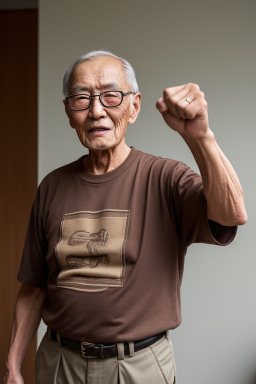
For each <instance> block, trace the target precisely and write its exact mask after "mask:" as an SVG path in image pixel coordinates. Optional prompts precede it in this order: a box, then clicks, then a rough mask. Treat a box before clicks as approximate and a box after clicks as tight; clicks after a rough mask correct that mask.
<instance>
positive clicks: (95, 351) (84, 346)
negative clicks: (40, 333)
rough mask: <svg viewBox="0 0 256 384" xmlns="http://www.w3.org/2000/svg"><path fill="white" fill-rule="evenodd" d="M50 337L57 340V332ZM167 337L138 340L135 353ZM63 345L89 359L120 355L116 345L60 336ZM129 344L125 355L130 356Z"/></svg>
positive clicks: (125, 349) (155, 336) (159, 335)
mask: <svg viewBox="0 0 256 384" xmlns="http://www.w3.org/2000/svg"><path fill="white" fill-rule="evenodd" d="M50 335H51V339H52V340H57V334H56V332H55V331H54V330H53V329H51V330H50ZM164 335H165V332H162V333H159V334H158V335H154V336H152V337H148V338H147V339H143V340H138V341H135V342H134V352H138V351H140V350H142V349H144V348H147V347H149V346H150V345H151V344H153V343H156V342H157V341H158V340H160V339H161V338H162V337H163V336H164ZM60 342H61V345H63V346H65V347H68V348H71V349H74V350H75V351H77V352H80V353H81V354H82V356H83V357H86V358H89V359H93V358H94V359H95V358H106V357H114V356H117V355H118V350H117V345H116V344H95V343H87V342H82V343H80V342H79V341H75V340H70V339H66V337H63V336H60ZM129 353H130V352H129V344H128V343H124V354H125V355H129Z"/></svg>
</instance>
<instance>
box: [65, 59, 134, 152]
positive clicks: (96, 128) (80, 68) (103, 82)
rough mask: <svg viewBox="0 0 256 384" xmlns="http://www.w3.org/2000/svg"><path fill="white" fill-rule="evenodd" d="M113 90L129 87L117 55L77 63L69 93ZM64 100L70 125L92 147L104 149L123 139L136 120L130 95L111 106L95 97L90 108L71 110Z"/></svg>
mask: <svg viewBox="0 0 256 384" xmlns="http://www.w3.org/2000/svg"><path fill="white" fill-rule="evenodd" d="M110 90H119V91H123V92H124V93H125V92H128V91H130V87H129V84H128V82H127V79H126V76H125V75H124V72H123V68H122V65H121V63H120V62H119V61H118V60H117V59H115V58H113V57H110V56H102V57H99V58H97V59H95V60H92V61H84V62H82V63H80V64H78V65H77V66H76V68H75V70H74V72H73V74H72V77H71V82H70V89H69V95H73V94H87V95H98V94H100V93H101V92H104V91H110ZM64 104H65V110H66V113H67V115H68V117H69V121H70V125H71V127H72V128H74V129H75V130H76V132H77V135H78V137H79V140H80V141H81V143H82V144H83V145H84V146H85V147H87V148H88V149H89V150H95V151H98V150H101V151H102V150H107V149H110V148H114V147H116V146H117V145H118V144H119V143H124V141H125V132H126V128H127V124H128V123H131V124H132V123H133V122H134V121H135V120H136V118H135V119H134V106H131V105H130V98H129V96H125V97H124V98H123V102H122V104H120V105H119V106H118V107H112V108H106V107H104V106H103V105H102V104H101V102H100V100H99V98H98V97H95V98H93V99H92V101H91V105H90V108H89V109H87V110H85V111H72V110H70V109H69V107H68V105H67V103H66V101H64ZM137 114H138V112H137ZM136 117H137V115H136Z"/></svg>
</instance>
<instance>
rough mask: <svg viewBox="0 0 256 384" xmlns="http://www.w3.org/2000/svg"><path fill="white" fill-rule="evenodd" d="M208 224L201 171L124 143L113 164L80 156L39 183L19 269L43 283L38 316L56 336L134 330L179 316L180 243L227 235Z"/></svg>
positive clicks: (229, 233) (93, 336) (107, 335)
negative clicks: (88, 163) (126, 148)
mask: <svg viewBox="0 0 256 384" xmlns="http://www.w3.org/2000/svg"><path fill="white" fill-rule="evenodd" d="M210 227H211V230H210V228H209V224H208V220H207V210H206V200H205V197H204V195H203V187H202V181H201V178H200V176H199V175H197V174H195V173H194V172H193V171H191V169H190V168H189V167H187V166H186V165H184V164H183V163H181V162H177V161H174V160H169V159H163V158H160V157H155V156H152V155H148V154H144V153H143V152H140V151H137V150H135V149H134V148H132V149H131V152H130V154H129V156H128V158H127V159H126V160H125V161H124V162H123V163H122V164H121V165H120V166H119V167H118V168H116V169H115V170H114V171H112V172H109V173H106V174H104V175H92V174H88V173H86V172H85V171H84V170H83V167H82V159H81V158H80V159H79V160H77V161H75V162H73V163H71V164H68V165H66V166H64V167H61V168H59V169H57V170H55V171H53V172H52V173H50V174H49V175H48V176H46V178H45V179H44V180H43V181H42V183H41V184H40V186H39V188H38V193H37V196H36V198H35V201H34V204H33V207H32V212H31V218H30V223H29V227H28V232H27V237H26V242H25V247H24V252H23V257H22V262H21V266H20V271H19V275H18V279H19V280H20V281H21V282H22V283H24V284H27V285H32V286H37V287H47V296H46V300H45V302H44V304H43V307H42V318H43V320H44V322H45V323H46V324H47V325H48V326H50V327H51V328H53V329H54V330H55V331H57V332H59V333H60V334H61V335H62V336H65V337H67V338H70V339H74V340H79V341H83V340H84V341H89V342H102V343H107V342H111V343H112V342H123V341H131V340H138V339H142V338H145V337H149V336H152V335H154V334H156V333H158V332H161V331H163V330H166V329H173V328H175V327H177V326H178V325H179V324H180V322H181V311H180V286H181V281H182V275H183V268H184V257H185V254H186V250H187V246H188V245H190V244H191V243H195V242H202V243H211V244H221V245H226V244H228V243H230V242H231V241H232V240H233V238H234V236H235V232H236V227H223V226H221V225H219V224H216V223H213V222H211V223H210Z"/></svg>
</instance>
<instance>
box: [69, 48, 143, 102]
mask: <svg viewBox="0 0 256 384" xmlns="http://www.w3.org/2000/svg"><path fill="white" fill-rule="evenodd" d="M101 56H111V57H115V58H116V59H117V60H119V61H120V62H121V64H122V66H123V69H124V74H125V76H126V78H127V81H128V84H129V85H130V88H131V91H132V92H134V93H137V92H139V86H138V83H137V80H136V75H135V71H134V69H133V67H132V66H131V64H130V63H129V62H128V61H127V60H125V59H123V58H122V57H119V56H116V55H114V54H113V53H112V52H110V51H107V50H98V51H92V52H89V53H86V54H85V55H83V56H81V57H79V58H78V59H76V60H75V61H73V62H72V63H71V64H70V66H69V67H68V69H67V70H66V72H65V75H64V78H63V95H64V97H67V96H68V90H69V86H70V78H71V76H72V73H73V71H74V69H75V67H76V66H77V65H78V64H79V63H81V62H82V61H86V60H93V59H97V58H98V57H101Z"/></svg>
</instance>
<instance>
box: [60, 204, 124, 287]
mask: <svg viewBox="0 0 256 384" xmlns="http://www.w3.org/2000/svg"><path fill="white" fill-rule="evenodd" d="M128 223H129V211H117V210H103V211H99V212H76V213H69V214H66V215H65V216H64V218H63V220H62V222H61V229H60V231H61V233H60V242H59V243H58V244H57V246H56V256H57V259H58V262H59V265H60V269H61V271H60V273H59V275H58V279H57V284H58V286H59V287H65V288H69V289H74V290H79V291H87V292H88V291H91V292H97V291H102V290H105V289H107V288H108V287H121V286H122V285H123V275H124V266H125V260H124V248H125V242H126V237H127V232H128Z"/></svg>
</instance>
